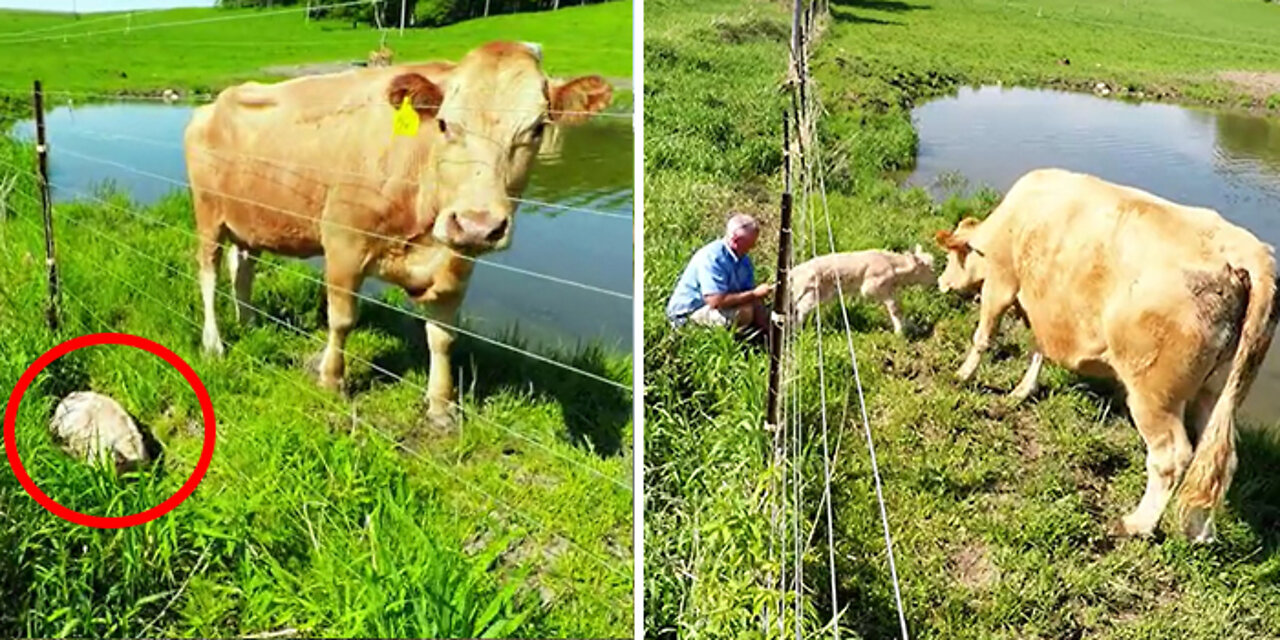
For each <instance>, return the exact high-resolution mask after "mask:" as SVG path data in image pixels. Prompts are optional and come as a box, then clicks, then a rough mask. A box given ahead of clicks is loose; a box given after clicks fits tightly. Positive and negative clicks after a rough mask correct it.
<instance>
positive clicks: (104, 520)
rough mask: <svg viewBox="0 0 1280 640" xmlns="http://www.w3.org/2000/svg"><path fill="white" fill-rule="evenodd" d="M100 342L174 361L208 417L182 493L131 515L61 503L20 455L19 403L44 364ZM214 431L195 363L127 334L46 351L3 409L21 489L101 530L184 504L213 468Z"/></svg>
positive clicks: (70, 518) (86, 337)
mask: <svg viewBox="0 0 1280 640" xmlns="http://www.w3.org/2000/svg"><path fill="white" fill-rule="evenodd" d="M100 344H119V345H125V346H130V347H135V348H138V349H142V350H143V351H146V352H147V353H150V354H152V355H154V356H159V357H160V359H161V360H164V361H165V362H167V363H169V365H170V366H172V367H173V368H174V369H177V370H178V373H181V374H182V377H183V378H184V379H186V381H187V384H189V385H191V390H192V391H194V392H195V394H196V399H197V400H199V402H200V413H201V415H202V416H203V418H204V446H203V447H202V449H201V451H200V459H199V460H198V461H197V462H196V467H195V469H194V470H192V472H191V477H190V478H187V481H186V482H185V483H183V485H182V486H181V487H179V488H178V492H177V493H175V494H173V495H172V496H170V497H169V499H167V500H165V501H164V502H161V503H160V504H158V505H156V506H154V507H151V508H150V509H147V510H146V511H142V512H140V513H135V514H132V515H127V516H94V515H89V514H87V513H80V512H79V511H75V510H73V509H68V508H67V507H64V506H62V505H61V504H58V502H57V501H55V500H54V499H53V498H50V497H49V496H47V495H45V493H44V492H43V491H41V490H40V487H37V486H36V483H35V482H32V480H31V476H29V475H27V470H26V469H25V468H23V466H22V460H21V459H20V458H19V456H18V443H17V437H16V436H17V429H16V426H15V425H16V423H17V418H18V406H19V405H20V404H21V403H22V396H23V395H25V394H26V392H27V388H28V387H30V386H31V383H32V382H33V381H34V380H35V378H36V376H37V375H39V373H40V372H41V371H43V370H44V369H45V367H48V366H49V365H50V364H51V363H53V361H54V360H57V359H58V358H61V357H62V356H64V355H66V354H68V353H71V352H72V351H75V350H77V349H83V348H84V347H90V346H94V345H100ZM215 431H216V423H215V421H214V415H213V402H212V401H211V400H210V399H209V392H208V391H207V390H206V389H205V388H204V383H203V382H201V381H200V378H199V376H197V375H196V372H195V371H193V370H192V369H191V366H190V365H188V364H187V363H186V362H185V361H184V360H183V359H182V358H180V357H178V355H177V354H175V353H174V352H172V351H170V350H169V349H167V348H165V347H164V346H163V345H161V344H158V343H156V342H152V341H151V340H148V339H146V338H142V337H139V336H135V335H131V334H128V333H92V334H89V335H84V336H80V337H78V338H72V339H71V340H68V341H66V342H64V343H62V344H60V345H58V346H56V347H54V348H52V349H50V350H48V351H46V352H45V353H44V355H42V356H40V357H39V358H37V359H36V361H35V362H33V363H31V366H30V367H27V370H26V371H24V372H23V373H22V377H21V378H18V383H17V384H15V385H14V387H13V392H12V393H11V394H10V396H9V401H8V404H7V405H6V407H5V412H4V450H5V454H6V456H7V457H8V459H9V465H10V466H11V467H12V468H13V475H15V476H17V478H18V482H19V483H20V484H22V488H23V489H25V490H26V492H27V494H28V495H30V496H31V497H32V498H34V499H35V501H36V502H39V503H40V504H41V505H42V506H44V508H46V509H48V510H49V512H50V513H52V514H53V515H55V516H58V517H59V518H62V519H63V520H66V521H68V522H73V523H75V524H82V525H84V526H86V527H94V528H97V529H122V528H125V527H132V526H134V525H139V524H144V523H147V522H151V521H152V520H155V519H156V518H159V517H160V516H162V515H164V514H166V513H169V512H170V511H172V510H173V509H174V507H177V506H178V505H179V504H181V503H182V501H183V500H186V499H187V496H189V495H191V493H192V492H193V491H195V490H196V487H197V486H199V484H200V481H201V480H204V474H205V472H206V471H208V470H209V463H210V462H212V460H213V445H214V440H215V438H216V434H215Z"/></svg>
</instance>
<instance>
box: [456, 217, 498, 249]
mask: <svg viewBox="0 0 1280 640" xmlns="http://www.w3.org/2000/svg"><path fill="white" fill-rule="evenodd" d="M444 215H445V220H444V236H445V237H444V238H441V240H444V241H445V242H446V243H448V244H449V245H451V246H453V247H457V248H460V249H494V248H497V247H500V246H504V245H505V244H506V241H507V236H508V235H509V234H510V232H511V219H510V217H509V216H507V215H496V214H492V213H489V212H488V211H459V212H446V213H445V214H444Z"/></svg>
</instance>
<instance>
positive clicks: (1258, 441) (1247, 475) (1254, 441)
mask: <svg viewBox="0 0 1280 640" xmlns="http://www.w3.org/2000/svg"><path fill="white" fill-rule="evenodd" d="M1241 426H1243V425H1241ZM1236 455H1237V457H1238V459H1239V466H1238V467H1237V470H1236V476H1235V479H1234V481H1232V483H1231V489H1230V490H1229V491H1228V495H1227V504H1228V508H1229V509H1231V511H1232V512H1233V513H1234V514H1235V516H1236V517H1237V518H1240V520H1241V521H1243V522H1244V523H1245V524H1247V525H1248V526H1249V527H1250V528H1251V529H1252V530H1253V532H1254V533H1256V534H1257V535H1258V537H1259V538H1260V539H1261V540H1262V546H1263V548H1264V549H1265V551H1266V554H1265V557H1269V556H1270V555H1271V554H1272V553H1273V552H1275V551H1276V550H1277V549H1280V474H1277V473H1276V469H1280V428H1277V426H1276V425H1274V424H1272V425H1270V426H1269V427H1267V428H1265V429H1264V428H1255V427H1252V426H1243V428H1240V430H1239V439H1238V441H1237V443H1236Z"/></svg>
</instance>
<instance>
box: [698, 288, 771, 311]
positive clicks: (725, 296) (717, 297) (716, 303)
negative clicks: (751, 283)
mask: <svg viewBox="0 0 1280 640" xmlns="http://www.w3.org/2000/svg"><path fill="white" fill-rule="evenodd" d="M775 286H776V285H773V284H762V285H758V286H756V287H755V288H754V289H748V290H746V291H740V292H738V293H713V294H710V295H707V296H703V299H704V300H706V301H707V306H709V307H711V308H712V309H719V308H721V307H725V308H729V307H736V306H739V305H743V304H747V303H749V302H759V301H760V300H763V299H765V298H766V297H768V296H769V294H771V293H773V289H774V287H775Z"/></svg>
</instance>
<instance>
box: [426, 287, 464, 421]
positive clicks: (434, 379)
mask: <svg viewBox="0 0 1280 640" xmlns="http://www.w3.org/2000/svg"><path fill="white" fill-rule="evenodd" d="M460 303H461V296H450V297H449V299H446V300H437V301H436V302H433V303H431V304H430V305H428V313H429V317H430V318H431V320H428V321H427V347H428V348H429V349H430V350H431V370H430V374H429V376H428V378H427V419H428V420H430V421H431V423H432V424H434V425H436V426H437V427H446V428H447V427H451V426H453V424H454V423H455V422H456V420H457V417H458V404H457V402H455V400H454V390H453V363H452V359H451V353H452V351H453V341H454V338H455V337H456V331H454V329H453V327H456V326H457V322H458V307H459V306H460Z"/></svg>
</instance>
